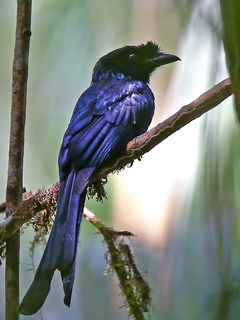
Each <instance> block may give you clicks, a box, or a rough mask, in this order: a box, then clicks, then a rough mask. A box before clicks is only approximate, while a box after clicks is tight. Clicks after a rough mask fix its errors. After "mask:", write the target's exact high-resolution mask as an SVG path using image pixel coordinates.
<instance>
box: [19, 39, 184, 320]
mask: <svg viewBox="0 0 240 320" xmlns="http://www.w3.org/2000/svg"><path fill="white" fill-rule="evenodd" d="M176 60H179V58H178V57H176V56H173V55H168V54H164V53H163V52H162V51H161V50H160V49H159V47H158V46H157V45H156V44H154V43H152V42H148V43H147V44H146V45H140V46H126V47H123V48H120V49H117V50H114V51H112V52H110V53H109V54H107V55H106V56H104V57H102V58H101V59H100V60H99V61H98V62H97V64H96V66H95V68H94V71H93V77H92V82H91V85H90V87H89V88H88V89H87V90H86V91H85V92H84V93H83V94H82V95H81V97H80V98H79V100H78V102H77V104H76V106H75V109H74V112H73V115H72V118H71V121H70V124H69V126H68V128H67V130H66V133H65V135H64V137H63V142H62V146H61V149H60V153H59V161H58V164H59V175H60V192H59V198H58V206H57V213H56V218H55V221H54V225H53V228H52V231H51V234H50V237H49V240H48V243H47V246H46V249H45V251H44V254H43V257H42V259H41V262H40V264H39V267H38V269H37V271H36V275H35V278H34V280H33V282H32V284H31V286H30V288H29V290H28V292H27V293H26V295H25V297H24V298H23V300H22V303H21V305H20V307H19V310H20V313H22V314H26V315H30V314H33V313H35V312H37V311H38V310H39V309H40V308H41V306H42V304H43V303H44V301H45V299H46V297H47V294H48V292H49V290H50V284H51V280H52V277H53V273H54V271H55V270H56V269H58V270H59V271H60V272H61V276H62V281H63V289H64V293H65V298H64V302H65V304H66V305H68V306H70V301H71V294H72V288H73V282H74V275H75V262H76V252H77V243H78V236H79V230H80V224H81V217H82V211H83V208H84V202H85V197H86V190H87V186H88V183H89V181H90V180H91V178H92V176H93V175H94V174H95V172H96V171H97V170H98V169H99V168H100V167H104V166H107V165H108V163H110V162H111V161H112V160H114V159H116V158H118V157H120V156H121V154H122V152H123V151H124V150H125V148H126V145H127V143H128V142H129V141H130V140H132V139H133V138H134V137H136V136H138V135H140V134H142V133H144V132H145V131H146V130H147V128H148V126H149V124H150V122H151V120H152V116H153V113H154V96H153V94H152V92H151V90H150V88H149V87H148V85H147V83H148V81H149V77H150V75H151V73H152V72H153V71H154V70H155V69H156V68H157V67H159V66H161V65H164V64H167V63H171V62H174V61H176Z"/></svg>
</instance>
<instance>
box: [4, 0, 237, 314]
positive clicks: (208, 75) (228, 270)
mask: <svg viewBox="0 0 240 320" xmlns="http://www.w3.org/2000/svg"><path fill="white" fill-rule="evenodd" d="M15 12H16V8H15V5H14V3H13V2H11V3H10V2H9V1H7V0H4V1H2V2H1V3H0V19H1V28H0V43H1V51H0V69H1V73H0V87H1V89H2V90H1V95H0V111H1V117H0V128H1V129H0V130H1V139H0V149H1V150H2V152H1V156H0V176H1V181H2V183H1V185H0V199H2V201H4V196H5V183H4V182H5V181H6V168H7V150H8V138H9V137H8V132H9V106H10V100H11V64H12V58H13V44H14V28H15V25H14V23H15ZM220 30H221V17H220V9H219V5H218V3H217V2H216V1H214V0H208V1H207V0H204V1H197V0H195V1H188V0H186V1H182V0H178V1H177V0H176V1H168V2H167V1H163V0H162V1H160V0H159V1H158V0H151V1H149V0H141V1H139V0H138V1H137V0H135V1H134V0H132V1H129V0H123V1H117V0H112V1H106V0H102V1H100V0H91V1H86V0H83V1H77V0H74V1H71V2H69V1H66V0H61V1H56V0H51V1H46V0H45V1H41V2H37V1H35V2H34V3H33V18H32V39H31V50H30V66H29V67H30V70H29V89H28V93H29V94H28V109H27V128H26V129H27V131H26V150H25V168H24V169H25V171H24V186H25V187H26V189H27V190H36V189H38V188H41V187H46V186H48V185H49V184H51V183H52V182H54V181H56V180H57V179H58V176H57V154H58V150H59V146H60V143H61V139H62V135H63V132H64V130H65V128H66V126H67V124H68V121H69V119H70V116H71V113H72V109H73V106H74V104H75V102H76V100H77V98H78V96H79V95H80V93H81V92H82V91H83V90H84V89H85V88H87V86H88V85H89V82H90V79H91V70H92V67H93V66H94V64H95V62H96V61H97V59H98V58H99V57H100V56H101V55H103V54H105V53H106V52H108V51H110V50H112V49H114V48H117V47H120V46H122V45H123V44H139V43H144V42H146V41H148V40H153V41H156V42H157V43H159V44H160V45H162V46H163V47H164V49H165V50H166V51H167V52H172V53H175V54H178V55H179V56H180V57H181V59H182V62H181V64H180V65H179V66H174V68H175V69H174V70H175V72H174V73H173V68H172V67H169V68H166V69H163V70H161V71H160V72H158V73H157V74H156V75H154V76H153V81H152V85H151V87H152V88H153V91H154V93H155V96H156V106H157V114H156V118H155V121H159V120H160V119H162V118H163V117H166V115H167V114H168V115H170V114H171V113H172V112H173V109H174V108H178V107H180V106H181V105H183V104H185V103H188V102H190V101H191V100H193V99H194V98H196V97H197V96H198V95H199V94H201V93H203V91H204V90H205V89H207V88H209V87H210V86H211V85H213V84H214V83H216V82H217V81H219V80H222V79H223V78H225V77H226V66H225V60H224V51H223V46H222V42H221V31H220ZM170 75H171V81H170ZM167 88H168V89H167ZM160 107H161V109H160ZM165 108H166V109H165ZM235 122H236V120H235V116H234V113H233V110H232V108H231V101H228V102H227V103H225V105H222V106H220V107H218V108H217V109H216V110H213V111H211V112H209V113H208V114H207V115H206V116H204V117H203V119H201V120H199V121H194V123H193V124H191V125H189V126H188V128H186V129H185V128H184V129H182V130H181V132H179V133H177V134H175V135H174V136H177V137H171V138H169V139H167V141H166V142H164V143H163V144H162V145H161V146H159V147H158V148H157V149H158V150H157V151H155V150H154V151H153V152H150V153H149V154H148V155H146V156H145V157H144V159H143V161H141V163H139V164H137V165H136V167H138V168H139V170H140V172H141V174H140V176H141V181H140V183H139V182H137V183H138V185H140V184H141V189H144V188H143V187H144V186H146V189H148V190H145V193H144V195H142V196H141V199H140V198H139V199H136V198H135V196H134V197H133V198H132V199H131V200H130V201H128V200H126V198H125V200H124V199H122V198H119V197H118V193H120V194H124V193H125V192H127V193H128V194H130V195H131V194H132V192H131V189H128V187H127V186H128V185H129V184H128V183H125V181H126V180H121V179H125V178H126V179H127V176H130V177H131V178H130V179H131V181H132V180H136V176H134V175H133V176H131V172H134V171H133V170H135V168H132V169H128V170H125V172H124V173H123V174H121V175H120V176H119V177H117V178H116V177H114V179H112V178H111V179H110V183H109V184H108V197H109V200H108V201H105V202H104V203H103V204H99V203H95V202H90V203H89V204H88V206H89V208H91V209H92V210H93V211H94V212H95V213H96V214H97V215H98V216H99V217H100V218H102V219H103V220H104V221H105V222H108V223H109V224H114V225H116V226H117V227H118V228H122V229H127V230H129V231H132V232H134V233H138V235H139V236H138V238H137V239H136V240H135V241H136V242H135V245H134V250H135V253H136V256H137V259H138V263H139V265H140V269H142V271H144V270H147V274H146V279H147V281H148V282H149V285H150V287H151V288H152V297H153V308H152V312H151V315H150V316H151V318H152V319H165V320H175V319H176V320H182V319H204V320H208V319H209V320H210V319H211V320H212V319H224V320H226V319H229V320H232V319H233V320H235V319H237V317H238V314H239V311H240V310H239V289H238V288H239V274H240V270H239V269H240V256H239V232H240V229H239V216H238V215H237V213H238V212H239V206H240V203H239V197H238V194H239V193H238V190H239V182H238V181H239V170H240V168H239V148H238V147H237V145H238V141H239V129H238V125H237V124H236V123H235ZM145 158H146V160H145ZM164 160H165V161H164ZM134 167H135V166H134ZM150 167H152V168H150ZM136 170H137V169H136ZM144 170H145V171H144ZM138 172H139V171H138ZM165 173H166V174H165ZM164 174H165V176H163V175H164ZM138 176H139V174H138ZM121 177H122V178H121ZM149 177H150V178H149ZM169 181H171V184H170V183H169ZM122 186H123V187H122ZM116 190H117V191H116ZM129 190H130V191H129ZM147 191H148V193H147ZM183 191H184V192H183ZM161 194H164V197H165V200H164V203H165V206H164V208H163V209H164V210H163V209H162V201H163V200H162V198H161ZM142 199H143V201H144V203H147V204H148V207H147V208H143V207H142V206H141V205H140V210H141V212H143V213H144V215H145V216H144V217H139V219H131V217H130V216H131V215H133V216H134V212H133V211H134V209H133V207H134V208H135V205H134V203H133V202H137V203H138V204H139V203H140V204H141V201H142ZM178 200H179V202H178ZM124 201H125V202H126V208H128V210H126V209H124V210H122V204H123V202H124ZM136 207H137V206H136ZM153 210H155V211H156V212H157V213H158V216H161V217H163V219H162V220H161V221H159V224H160V223H162V228H160V227H159V229H156V230H157V231H156V234H155V233H154V231H153V230H155V229H154V228H155V226H154V225H153V226H152V227H148V228H146V224H145V223H146V221H150V220H152V214H153ZM125 211H127V212H126V214H127V218H126V220H119V215H123V216H124V213H125ZM144 219H146V221H145V220H144ZM123 221H124V223H123ZM153 221H155V220H153ZM139 225H142V227H141V228H142V230H143V231H142V232H141V231H139V230H141V229H138V227H139ZM159 230H161V232H159ZM94 233H95V230H94V229H93V227H91V226H90V225H89V224H88V223H87V222H85V221H84V223H83V226H82V234H81V244H80V250H79V253H78V260H79V261H78V273H77V278H76V283H75V291H74V293H73V302H72V306H71V309H67V308H66V307H65V306H63V304H62V301H61V300H62V288H61V283H60V281H57V277H56V283H55V284H54V288H53V290H52V291H51V293H50V296H49V298H48V299H47V302H46V305H45V307H44V309H43V311H42V314H37V315H36V316H34V317H31V319H41V317H43V318H44V319H51V320H52V319H65V318H70V319H84V320H88V319H89V320H92V319H99V320H101V319H116V320H118V319H119V320H120V319H126V318H127V312H126V310H124V308H121V309H119V307H121V306H122V304H123V302H122V300H121V297H120V296H119V289H118V287H117V282H116V281H115V279H112V278H111V277H109V276H106V275H104V271H105V270H106V263H105V260H104V253H105V248H104V247H103V246H102V244H101V237H100V236H99V235H96V234H94ZM153 233H154V236H153ZM32 238H33V231H32V230H30V229H29V230H25V232H24V235H23V236H22V241H21V245H22V250H21V296H23V294H24V293H25V291H26V289H27V288H28V286H29V284H30V280H31V278H32V276H33V271H32V266H33V264H34V265H36V264H37V263H38V261H39V257H40V255H41V253H42V248H41V247H39V248H37V249H36V250H35V254H34V261H32V258H31V256H29V251H28V248H29V247H30V244H29V241H32ZM0 283H2V284H3V283H4V267H3V266H1V269H0ZM3 290H4V288H3V286H1V288H0V295H3ZM3 301H4V299H3V298H2V299H0V310H4V305H3ZM3 314H4V312H0V320H2V319H3ZM22 318H23V319H24V317H23V316H22Z"/></svg>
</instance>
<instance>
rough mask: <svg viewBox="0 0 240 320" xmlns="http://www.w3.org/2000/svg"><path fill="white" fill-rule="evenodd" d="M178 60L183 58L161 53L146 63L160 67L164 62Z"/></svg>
mask: <svg viewBox="0 0 240 320" xmlns="http://www.w3.org/2000/svg"><path fill="white" fill-rule="evenodd" d="M178 60H181V59H180V58H179V57H177V56H175V55H173V54H168V53H161V54H160V55H159V56H158V57H155V58H153V59H148V60H146V63H148V64H150V65H152V66H154V67H160V66H163V65H164V64H168V63H172V62H175V61H178Z"/></svg>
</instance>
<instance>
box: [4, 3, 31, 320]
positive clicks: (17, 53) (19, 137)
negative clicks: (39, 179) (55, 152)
mask: <svg viewBox="0 0 240 320" xmlns="http://www.w3.org/2000/svg"><path fill="white" fill-rule="evenodd" d="M30 24H31V1H30V0H25V1H20V0H19V1H17V25H16V38H15V49H14V61H13V75H12V108H11V129H10V142H9V163H8V179H7V190H6V216H7V217H11V214H12V212H14V211H15V210H16V208H17V207H18V205H19V203H20V202H21V201H22V168H23V150H24V128H25V114H26V95H27V77H28V56H29V42H30ZM15 231H17V230H15ZM19 242H20V240H19V232H15V234H14V235H13V233H12V234H11V238H9V239H8V240H7V242H6V271H5V303H6V312H5V313H6V317H5V319H6V320H18V319H19V314H18V304H19Z"/></svg>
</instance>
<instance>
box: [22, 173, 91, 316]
mask: <svg viewBox="0 0 240 320" xmlns="http://www.w3.org/2000/svg"><path fill="white" fill-rule="evenodd" d="M77 175H78V174H76V173H74V172H73V171H71V172H70V173H69V175H68V177H67V178H66V180H64V181H62V182H61V186H60V192H59V198H58V208H57V213H56V218H55V221H54V225H53V228H52V231H51V234H50V236H49V239H48V243H47V246H46V248H45V251H44V253H43V256H42V259H41V261H40V264H39V266H38V269H37V271H36V274H35V278H34V280H33V282H32V284H31V286H30V288H29V289H28V291H27V293H26V295H25V296H24V298H23V300H22V302H21V304H20V306H19V312H20V313H21V314H25V315H31V314H34V313H36V312H37V311H38V310H39V309H40V308H41V307H42V305H43V303H44V301H45V299H46V297H47V295H48V293H49V291H50V285H51V280H52V277H53V274H54V271H55V270H56V269H58V270H60V272H61V276H62V281H63V289H64V293H65V298H64V303H65V304H66V305H67V306H70V302H71V295H72V288H73V282H74V275H75V260H76V251H77V243H78V235H79V231H80V224H81V217H82V212H83V208H84V202H85V198H86V184H87V183H86V184H85V185H84V188H82V189H83V190H82V192H81V193H80V194H79V193H76V185H75V182H76V177H77ZM90 175H91V172H89V176H90Z"/></svg>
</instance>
